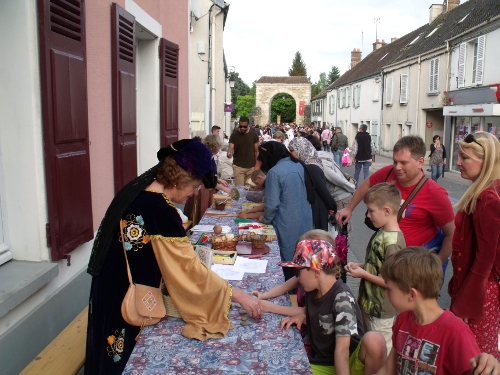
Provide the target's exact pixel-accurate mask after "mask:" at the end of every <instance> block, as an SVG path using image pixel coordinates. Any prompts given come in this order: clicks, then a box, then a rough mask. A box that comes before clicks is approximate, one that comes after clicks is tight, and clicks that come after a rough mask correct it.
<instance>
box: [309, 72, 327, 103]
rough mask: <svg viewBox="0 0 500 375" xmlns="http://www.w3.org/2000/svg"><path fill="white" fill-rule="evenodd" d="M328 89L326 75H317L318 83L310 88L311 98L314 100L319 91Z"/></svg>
mask: <svg viewBox="0 0 500 375" xmlns="http://www.w3.org/2000/svg"><path fill="white" fill-rule="evenodd" d="M327 87H328V81H327V80H326V74H325V73H324V72H322V73H320V74H319V80H318V82H315V83H313V84H312V86H311V98H314V97H315V96H316V95H318V94H319V93H320V92H321V91H323V90H324V89H326V88H327Z"/></svg>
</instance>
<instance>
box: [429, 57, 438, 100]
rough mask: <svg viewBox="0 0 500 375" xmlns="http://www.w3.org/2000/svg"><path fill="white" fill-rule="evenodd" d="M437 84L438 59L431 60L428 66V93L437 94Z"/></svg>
mask: <svg viewBox="0 0 500 375" xmlns="http://www.w3.org/2000/svg"><path fill="white" fill-rule="evenodd" d="M438 83H439V57H436V58H434V59H431V61H430V64H429V93H437V92H438Z"/></svg>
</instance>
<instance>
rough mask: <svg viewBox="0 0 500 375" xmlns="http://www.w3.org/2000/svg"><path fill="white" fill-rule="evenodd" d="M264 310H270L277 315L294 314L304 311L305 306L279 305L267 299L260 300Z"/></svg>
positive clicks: (303, 312)
mask: <svg viewBox="0 0 500 375" xmlns="http://www.w3.org/2000/svg"><path fill="white" fill-rule="evenodd" d="M261 302H262V306H264V311H265V312H271V313H275V314H279V315H286V316H295V315H300V314H305V313H306V308H305V307H295V306H280V305H275V304H274V303H272V302H269V301H261Z"/></svg>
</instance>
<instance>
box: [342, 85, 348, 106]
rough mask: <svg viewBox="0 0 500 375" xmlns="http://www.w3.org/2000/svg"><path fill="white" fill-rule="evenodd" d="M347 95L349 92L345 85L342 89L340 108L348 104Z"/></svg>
mask: <svg viewBox="0 0 500 375" xmlns="http://www.w3.org/2000/svg"><path fill="white" fill-rule="evenodd" d="M346 95H347V92H346V88H345V87H344V88H343V89H342V106H341V107H340V108H346V107H347V105H346Z"/></svg>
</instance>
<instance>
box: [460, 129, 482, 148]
mask: <svg viewBox="0 0 500 375" xmlns="http://www.w3.org/2000/svg"><path fill="white" fill-rule="evenodd" d="M464 142H465V143H472V142H474V143H477V144H478V145H479V146H481V148H482V149H483V151H484V147H483V145H482V144H481V143H479V142H478V141H477V139H476V137H475V136H474V134H472V133H470V134H466V135H465V137H464Z"/></svg>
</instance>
